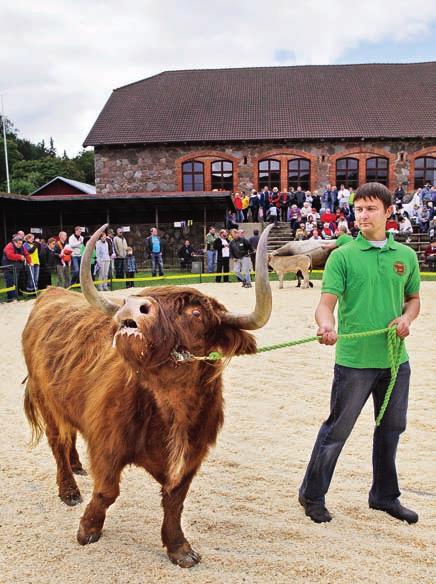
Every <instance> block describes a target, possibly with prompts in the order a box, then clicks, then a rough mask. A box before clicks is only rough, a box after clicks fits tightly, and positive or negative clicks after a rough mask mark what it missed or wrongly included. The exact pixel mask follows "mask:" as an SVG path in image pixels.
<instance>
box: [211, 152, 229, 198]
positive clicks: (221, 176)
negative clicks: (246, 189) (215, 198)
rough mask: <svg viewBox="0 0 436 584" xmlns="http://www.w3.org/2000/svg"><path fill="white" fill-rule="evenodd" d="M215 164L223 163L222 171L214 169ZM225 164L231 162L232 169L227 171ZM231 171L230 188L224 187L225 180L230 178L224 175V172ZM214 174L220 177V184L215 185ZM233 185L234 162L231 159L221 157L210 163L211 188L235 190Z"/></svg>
mask: <svg viewBox="0 0 436 584" xmlns="http://www.w3.org/2000/svg"><path fill="white" fill-rule="evenodd" d="M214 164H220V165H221V168H220V171H219V172H218V173H217V172H214V170H213V165H214ZM224 164H230V166H231V170H230V171H225V170H224V168H223V166H224ZM229 172H230V174H231V178H230V182H231V184H230V186H229V188H226V187H224V182H225V181H226V180H229V179H226V178H225V177H224V174H226V173H229ZM214 176H218V177H219V179H218V181H219V183H220V186H216V185H214ZM233 185H234V173H233V162H232V161H231V160H226V159H225V158H223V159H219V160H213V161H212V162H211V163H210V188H211V190H215V189H217V190H221V191H233Z"/></svg>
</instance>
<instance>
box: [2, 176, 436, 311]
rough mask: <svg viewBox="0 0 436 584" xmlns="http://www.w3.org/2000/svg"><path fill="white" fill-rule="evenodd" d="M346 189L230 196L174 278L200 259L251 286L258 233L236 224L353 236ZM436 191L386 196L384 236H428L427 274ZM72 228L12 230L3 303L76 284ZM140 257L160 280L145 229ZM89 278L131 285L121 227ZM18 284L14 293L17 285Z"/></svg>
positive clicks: (435, 249)
mask: <svg viewBox="0 0 436 584" xmlns="http://www.w3.org/2000/svg"><path fill="white" fill-rule="evenodd" d="M354 196H355V191H354V190H353V189H349V188H346V187H345V186H344V185H340V187H339V189H337V187H336V186H332V185H327V187H326V189H325V190H324V191H323V192H322V193H320V192H318V191H313V192H311V191H303V190H302V188H301V187H297V189H296V190H294V189H293V188H289V190H288V191H285V192H279V190H278V188H277V187H274V188H273V189H272V190H270V189H269V188H268V187H264V188H263V189H262V191H260V192H257V191H256V190H254V189H253V190H252V191H251V193H250V195H249V196H248V195H246V194H245V193H235V194H234V195H233V196H232V200H233V204H234V210H233V211H232V210H230V211H228V214H227V216H226V218H225V229H221V230H218V231H217V229H216V228H215V226H212V227H210V229H209V232H208V233H207V236H206V241H205V249H204V250H203V249H202V250H196V249H194V247H193V246H192V245H191V242H190V241H189V240H188V239H186V240H185V241H184V243H183V245H182V246H181V247H180V249H179V250H178V253H177V255H178V258H179V260H180V267H181V269H182V271H187V272H189V271H191V269H192V263H193V261H194V260H195V258H196V257H202V256H203V254H204V255H205V259H206V262H205V263H207V271H208V272H209V273H214V272H218V274H219V275H217V276H216V281H217V282H220V281H221V278H223V281H224V282H228V281H229V278H228V275H227V274H228V273H229V271H230V270H232V271H234V273H235V275H236V277H237V279H238V280H239V281H240V282H241V283H242V285H243V287H246V288H249V287H251V279H250V271H251V267H254V265H255V254H256V247H257V242H258V240H259V233H258V231H257V230H255V231H254V235H253V237H251V238H249V239H248V238H247V237H246V235H245V232H244V230H243V229H240V224H241V223H244V222H254V223H257V222H274V223H275V224H276V225H277V224H278V222H279V221H281V222H286V223H288V224H289V226H290V231H291V239H295V240H305V239H315V240H320V241H324V242H325V241H329V240H334V239H335V238H337V237H338V236H339V235H341V234H343V233H347V234H350V235H352V236H356V235H357V232H358V228H357V226H356V224H355V216H354ZM435 209H436V186H431V185H430V184H426V185H425V186H424V187H423V188H422V189H418V190H417V191H416V192H415V193H414V194H413V196H411V197H410V196H409V195H408V196H406V192H405V191H404V189H403V187H402V185H398V187H397V189H396V190H395V193H394V204H393V211H392V215H391V216H390V217H389V219H388V221H387V223H386V229H387V231H391V232H393V233H394V235H395V237H396V238H398V239H400V240H404V241H406V242H409V241H410V236H411V234H412V233H413V232H414V229H415V230H417V231H419V232H420V233H428V234H429V236H430V245H428V246H427V248H426V249H425V252H424V253H425V261H426V264H427V265H428V267H429V269H430V270H431V271H436V243H435V241H434V240H435V238H436V233H435V228H436V217H435ZM82 231H83V230H82V228H81V227H79V226H77V227H75V228H74V230H73V233H72V234H71V235H69V236H68V234H67V233H66V232H65V231H60V232H59V233H58V235H57V236H56V237H51V238H49V239H48V240H45V239H42V238H40V237H38V236H37V235H35V234H33V233H28V234H27V235H26V234H25V233H24V232H23V231H18V232H17V233H16V234H14V235H13V237H12V238H11V241H10V242H9V243H8V244H7V245H6V246H5V248H4V250H3V257H2V266H3V268H2V269H3V271H4V278H5V284H6V287H7V288H10V290H8V292H7V296H8V300H9V301H12V300H14V299H15V298H16V297H17V294H18V293H19V292H21V293H34V292H36V291H37V290H42V289H44V288H46V287H47V286H48V285H50V284H51V283H52V272H55V273H56V277H57V285H58V286H61V287H64V288H68V287H69V286H71V285H74V284H77V283H78V282H79V274H80V264H81V259H82V256H83V253H84V249H85V246H86V243H87V240H88V239H89V237H86V236H84V234H83V232H82ZM145 251H146V255H147V257H148V258H149V259H150V260H151V272H152V276H153V277H155V276H157V275H159V276H163V275H164V266H163V253H162V252H163V248H162V242H161V239H160V237H159V235H158V230H157V228H156V227H153V228H152V229H151V230H150V235H149V236H148V237H147V238H146V239H145ZM91 266H92V274H93V277H94V279H95V280H97V287H98V289H99V290H102V291H104V290H108V281H109V280H110V279H111V278H115V279H122V280H123V279H127V282H126V287H131V286H133V285H134V282H133V278H134V276H135V273H136V272H137V264H136V258H135V255H134V251H133V249H132V247H130V246H129V245H128V243H127V240H126V237H125V235H124V233H123V229H122V228H120V227H119V228H118V229H117V230H116V232H114V231H113V230H108V232H107V233H106V232H104V233H102V234H101V236H100V238H99V240H98V241H97V244H96V247H95V250H94V251H93V254H92V263H91ZM17 284H18V286H17Z"/></svg>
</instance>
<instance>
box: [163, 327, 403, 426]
mask: <svg viewBox="0 0 436 584" xmlns="http://www.w3.org/2000/svg"><path fill="white" fill-rule="evenodd" d="M396 329H397V327H396V326H392V327H390V328H384V329H378V330H374V331H365V332H361V333H347V334H342V335H338V336H337V338H338V339H343V340H345V339H358V338H362V337H372V336H375V335H381V334H386V336H387V345H388V359H389V368H390V370H391V379H390V381H389V385H388V387H387V389H386V393H385V397H384V399H383V403H382V405H381V408H380V411H379V413H378V415H377V418H376V420H375V425H376V426H380V424H381V421H382V419H383V416H384V414H385V412H386V408H387V407H388V404H389V400H390V397H391V394H392V391H393V389H394V386H395V382H396V380H397V375H398V369H399V367H400V359H401V353H402V348H403V343H404V341H403V339H401V338H400V337H398V336H397V332H396ZM319 339H320V337H319V336H313V337H304V338H302V339H297V340H295V341H287V342H285V343H276V344H275V345H266V346H265V347H259V348H258V349H257V351H256V353H266V352H268V351H275V350H276V349H284V348H286V347H295V346H296V345H303V344H304V343H311V342H313V341H319ZM173 356H174V358H175V359H176V360H177V362H179V363H182V362H183V363H186V362H189V361H219V360H221V359H224V355H222V354H221V353H219V352H218V351H212V352H211V353H209V355H205V356H203V357H197V356H196V355H192V353H189V352H188V351H183V353H177V352H176V351H173Z"/></svg>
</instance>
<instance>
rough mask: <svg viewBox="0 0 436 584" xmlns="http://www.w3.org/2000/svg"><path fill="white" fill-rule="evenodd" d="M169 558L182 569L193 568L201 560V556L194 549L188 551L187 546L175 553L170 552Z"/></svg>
mask: <svg viewBox="0 0 436 584" xmlns="http://www.w3.org/2000/svg"><path fill="white" fill-rule="evenodd" d="M188 545H189V544H188ZM168 557H169V559H170V560H171V561H172V563H173V564H176V566H179V567H180V568H192V567H193V566H195V564H198V562H200V560H201V556H200V554H199V553H197V552H196V551H195V550H193V549H192V548H189V549H186V545H183V546H181V547H180V548H179V549H178V550H177V551H175V552H168Z"/></svg>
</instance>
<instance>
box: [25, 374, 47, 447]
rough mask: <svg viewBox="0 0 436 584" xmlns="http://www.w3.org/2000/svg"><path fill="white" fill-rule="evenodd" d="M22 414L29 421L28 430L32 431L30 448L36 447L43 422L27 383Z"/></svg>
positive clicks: (42, 429)
mask: <svg viewBox="0 0 436 584" xmlns="http://www.w3.org/2000/svg"><path fill="white" fill-rule="evenodd" d="M24 413H25V414H26V418H27V419H28V421H29V424H30V428H31V430H32V439H31V441H30V446H32V447H33V446H36V445H37V444H38V442H39V441H40V440H41V436H42V434H43V432H44V428H45V426H44V420H43V417H42V415H41V412H40V411H39V408H38V404H37V403H36V402H35V399H34V398H33V396H32V387H31V384H30V383H29V382H27V385H26V389H25V392H24Z"/></svg>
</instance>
